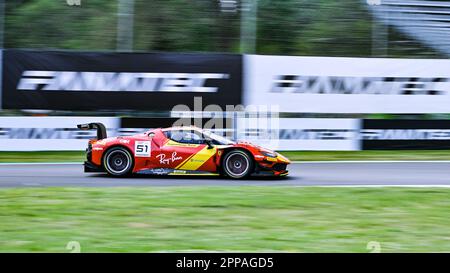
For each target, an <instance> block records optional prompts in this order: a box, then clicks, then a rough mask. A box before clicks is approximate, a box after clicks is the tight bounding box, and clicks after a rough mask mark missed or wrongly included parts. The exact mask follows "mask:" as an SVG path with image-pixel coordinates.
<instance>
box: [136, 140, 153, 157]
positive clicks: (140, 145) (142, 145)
mask: <svg viewBox="0 0 450 273" xmlns="http://www.w3.org/2000/svg"><path fill="white" fill-rule="evenodd" d="M151 147H152V146H151V145H150V141H136V142H135V143H134V155H135V156H136V157H150V156H151Z"/></svg>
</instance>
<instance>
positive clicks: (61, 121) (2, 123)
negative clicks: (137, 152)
mask: <svg viewBox="0 0 450 273" xmlns="http://www.w3.org/2000/svg"><path fill="white" fill-rule="evenodd" d="M89 122H102V123H103V124H105V126H106V128H108V133H110V135H112V134H114V131H115V130H116V129H117V128H118V127H119V125H120V120H119V118H115V117H0V151H70V150H84V149H86V147H87V140H88V139H90V138H94V137H95V136H96V131H95V130H89V131H81V130H78V129H77V127H76V126H77V124H81V123H89Z"/></svg>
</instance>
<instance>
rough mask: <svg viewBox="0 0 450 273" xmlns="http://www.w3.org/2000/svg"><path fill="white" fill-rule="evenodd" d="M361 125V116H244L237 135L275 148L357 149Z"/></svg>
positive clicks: (304, 149)
mask: <svg viewBox="0 0 450 273" xmlns="http://www.w3.org/2000/svg"><path fill="white" fill-rule="evenodd" d="M360 126H361V121H360V120H359V119H326V118H324V119H317V118H280V119H279V120H274V121H272V122H271V121H270V120H269V121H264V120H263V119H257V118H241V119H238V127H237V128H238V134H237V138H238V139H240V140H247V141H250V142H252V143H254V144H258V145H261V146H263V147H266V148H270V149H274V150H284V151H288V150H303V151H307V150H311V151H313V150H316V151H318V150H336V151H354V150H359V149H360V146H361V144H360V140H359V130H360Z"/></svg>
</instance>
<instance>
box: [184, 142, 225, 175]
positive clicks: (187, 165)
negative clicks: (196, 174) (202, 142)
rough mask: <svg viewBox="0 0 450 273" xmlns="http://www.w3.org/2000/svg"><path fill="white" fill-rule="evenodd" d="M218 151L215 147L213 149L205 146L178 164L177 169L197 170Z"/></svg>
mask: <svg viewBox="0 0 450 273" xmlns="http://www.w3.org/2000/svg"><path fill="white" fill-rule="evenodd" d="M216 151H217V149H216V148H215V147H214V148H212V149H208V146H205V147H204V148H203V149H201V150H200V151H199V152H197V153H196V154H194V155H193V156H191V157H190V158H188V159H187V160H185V161H184V162H182V163H181V164H180V165H178V166H177V167H176V169H183V170H197V169H198V168H200V166H202V165H203V164H204V163H205V162H206V161H208V160H209V159H210V158H211V157H213V156H214V155H215V154H216Z"/></svg>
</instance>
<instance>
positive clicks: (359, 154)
mask: <svg viewBox="0 0 450 273" xmlns="http://www.w3.org/2000/svg"><path fill="white" fill-rule="evenodd" d="M281 153H282V154H283V155H286V156H287V157H288V158H289V159H290V160H295V161H297V160H298V161H327V160H450V150H423V151H420V150H417V151H398V150H396V151H390V150H384V151H281ZM84 159H85V155H84V152H76V151H75V152H70V151H63V152H0V162H82V161H84Z"/></svg>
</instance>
